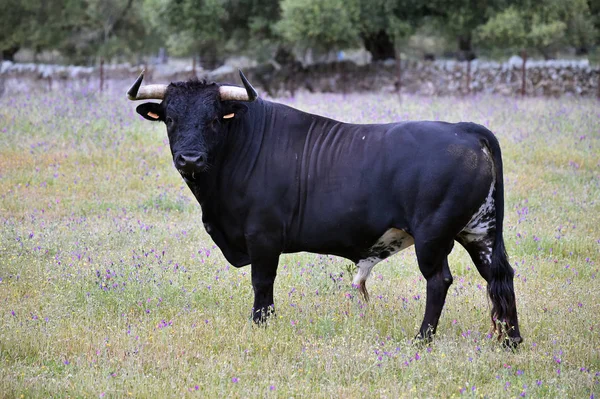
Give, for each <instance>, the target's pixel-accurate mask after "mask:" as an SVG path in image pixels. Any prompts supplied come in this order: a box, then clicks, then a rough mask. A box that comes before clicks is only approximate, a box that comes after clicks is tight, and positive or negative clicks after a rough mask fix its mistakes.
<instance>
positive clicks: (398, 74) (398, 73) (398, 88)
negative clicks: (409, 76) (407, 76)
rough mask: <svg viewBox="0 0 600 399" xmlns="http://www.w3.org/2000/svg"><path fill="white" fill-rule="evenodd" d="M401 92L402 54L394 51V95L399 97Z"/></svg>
mask: <svg viewBox="0 0 600 399" xmlns="http://www.w3.org/2000/svg"><path fill="white" fill-rule="evenodd" d="M401 91H402V53H401V52H400V51H398V50H396V93H398V97H400V92H401Z"/></svg>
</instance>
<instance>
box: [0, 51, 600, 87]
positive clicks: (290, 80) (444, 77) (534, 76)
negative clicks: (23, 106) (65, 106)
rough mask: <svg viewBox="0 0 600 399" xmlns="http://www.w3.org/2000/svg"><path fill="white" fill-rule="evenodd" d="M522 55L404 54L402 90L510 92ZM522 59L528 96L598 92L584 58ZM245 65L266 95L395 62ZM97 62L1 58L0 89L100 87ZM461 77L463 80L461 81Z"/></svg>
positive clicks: (386, 74)
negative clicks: (416, 57) (501, 59)
mask: <svg viewBox="0 0 600 399" xmlns="http://www.w3.org/2000/svg"><path fill="white" fill-rule="evenodd" d="M521 65H522V64H521V61H520V59H517V57H515V58H514V59H511V60H510V61H508V62H506V63H496V62H482V61H478V60H475V61H472V62H471V65H470V77H469V78H467V68H468V67H467V63H466V62H457V61H431V62H417V61H403V62H402V66H401V71H402V72H401V73H402V81H401V84H400V86H401V90H402V92H403V93H414V94H419V95H463V94H467V93H499V94H503V95H515V94H518V93H520V90H521V84H522V70H521ZM526 65H527V67H526V90H527V94H528V95H534V96H560V95H575V96H594V95H597V93H598V80H599V79H600V67H598V66H590V65H589V63H588V62H587V61H562V60H557V61H529V62H528V63H527V64H526ZM140 69H141V67H139V66H131V65H109V66H105V67H104V77H105V80H104V87H105V88H107V89H112V88H115V89H121V88H122V87H126V86H127V82H133V80H134V79H135V77H136V76H137V74H138V73H139V71H140ZM244 73H245V74H246V76H247V77H248V78H249V80H250V81H251V82H252V83H253V84H254V85H256V86H257V88H260V89H262V90H263V91H266V92H268V93H269V94H271V95H272V96H276V95H287V94H289V93H292V94H293V92H295V91H296V90H309V91H320V92H355V91H386V92H392V91H395V90H396V87H397V83H398V79H397V76H398V68H397V65H396V63H395V62H383V63H373V64H367V65H363V66H359V65H356V64H354V63H352V62H339V63H330V64H315V65H309V66H306V67H304V66H302V65H300V64H295V65H291V66H287V67H281V66H280V65H277V64H276V63H269V64H264V65H259V66H257V67H254V68H249V69H245V70H244ZM99 76H100V73H99V68H97V67H96V68H93V67H77V66H61V65H45V64H14V63H11V62H3V63H2V64H0V94H2V93H12V92H23V91H28V90H31V89H44V90H56V89H60V88H73V89H82V88H86V89H90V90H98V89H99ZM191 76H192V71H191V67H190V68H187V69H185V68H179V69H177V68H172V67H168V66H162V65H161V66H151V67H149V68H148V72H147V74H146V81H148V82H170V81H177V80H185V79H189V78H190V77H191ZM197 76H198V77H199V78H201V79H202V78H205V79H207V80H214V81H218V82H229V83H237V84H239V78H238V77H237V70H235V69H234V68H232V67H229V66H223V67H221V68H218V69H217V70H214V71H197ZM467 81H469V85H468V87H467Z"/></svg>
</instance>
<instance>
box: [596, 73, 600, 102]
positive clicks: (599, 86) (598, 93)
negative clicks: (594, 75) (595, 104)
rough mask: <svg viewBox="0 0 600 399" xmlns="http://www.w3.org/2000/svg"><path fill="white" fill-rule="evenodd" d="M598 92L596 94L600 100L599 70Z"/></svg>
mask: <svg viewBox="0 0 600 399" xmlns="http://www.w3.org/2000/svg"><path fill="white" fill-rule="evenodd" d="M597 89H598V91H597V92H596V94H597V96H598V100H600V69H598V87H597Z"/></svg>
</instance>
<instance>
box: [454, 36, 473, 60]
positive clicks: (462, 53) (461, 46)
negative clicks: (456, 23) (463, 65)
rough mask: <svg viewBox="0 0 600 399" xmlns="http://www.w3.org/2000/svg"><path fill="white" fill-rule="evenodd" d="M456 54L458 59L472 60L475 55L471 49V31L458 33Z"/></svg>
mask: <svg viewBox="0 0 600 399" xmlns="http://www.w3.org/2000/svg"><path fill="white" fill-rule="evenodd" d="M457 39H458V54H457V58H458V60H459V61H472V60H474V59H475V58H477V56H476V55H475V52H474V51H473V40H472V37H471V33H467V34H464V35H458V38H457Z"/></svg>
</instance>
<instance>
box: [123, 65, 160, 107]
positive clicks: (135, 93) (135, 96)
mask: <svg viewBox="0 0 600 399" xmlns="http://www.w3.org/2000/svg"><path fill="white" fill-rule="evenodd" d="M144 72H145V70H142V73H140V76H138V78H137V79H136V81H135V83H134V84H133V85H132V86H131V88H130V89H129V90H128V91H127V98H128V99H130V100H132V101H134V100H150V99H155V100H162V99H163V98H165V93H166V91H167V85H146V86H142V80H143V79H144Z"/></svg>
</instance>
